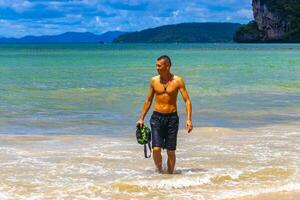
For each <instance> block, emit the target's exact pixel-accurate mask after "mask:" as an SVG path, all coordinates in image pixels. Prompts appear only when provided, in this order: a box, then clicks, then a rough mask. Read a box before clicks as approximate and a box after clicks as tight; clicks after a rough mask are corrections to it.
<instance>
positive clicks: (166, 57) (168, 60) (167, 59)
mask: <svg viewBox="0 0 300 200" xmlns="http://www.w3.org/2000/svg"><path fill="white" fill-rule="evenodd" d="M161 59H164V60H165V61H166V62H168V63H169V64H170V67H171V65H172V62H171V58H170V57H169V56H167V55H162V56H160V57H159V58H157V60H161Z"/></svg>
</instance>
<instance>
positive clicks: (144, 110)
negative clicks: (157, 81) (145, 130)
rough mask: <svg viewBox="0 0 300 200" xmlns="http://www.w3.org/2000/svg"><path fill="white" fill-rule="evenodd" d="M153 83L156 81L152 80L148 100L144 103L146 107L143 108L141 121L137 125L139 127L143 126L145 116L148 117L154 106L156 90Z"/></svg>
mask: <svg viewBox="0 0 300 200" xmlns="http://www.w3.org/2000/svg"><path fill="white" fill-rule="evenodd" d="M153 81H154V79H151V81H150V87H149V92H148V95H147V98H146V100H145V102H144V106H143V108H142V112H141V116H140V119H139V120H138V121H137V122H136V123H137V125H139V126H141V125H142V124H143V123H144V119H145V116H146V114H147V112H148V111H149V109H150V107H151V104H152V100H153V97H154V94H155V92H154V88H153Z"/></svg>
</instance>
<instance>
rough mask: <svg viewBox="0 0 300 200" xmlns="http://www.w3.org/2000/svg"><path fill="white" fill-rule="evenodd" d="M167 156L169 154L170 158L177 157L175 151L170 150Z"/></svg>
mask: <svg viewBox="0 0 300 200" xmlns="http://www.w3.org/2000/svg"><path fill="white" fill-rule="evenodd" d="M167 154H168V156H175V151H174V150H168V151H167Z"/></svg>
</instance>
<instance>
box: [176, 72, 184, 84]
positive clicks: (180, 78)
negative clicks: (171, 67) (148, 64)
mask: <svg viewBox="0 0 300 200" xmlns="http://www.w3.org/2000/svg"><path fill="white" fill-rule="evenodd" d="M174 80H175V81H176V82H178V83H180V82H183V78H182V77H180V76H178V75H175V74H174Z"/></svg>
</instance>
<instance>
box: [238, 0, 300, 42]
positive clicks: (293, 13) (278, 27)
mask: <svg viewBox="0 0 300 200" xmlns="http://www.w3.org/2000/svg"><path fill="white" fill-rule="evenodd" d="M252 9H253V16H254V19H255V21H253V22H250V23H249V24H247V25H245V26H242V27H241V28H240V29H239V30H237V32H236V34H235V36H234V40H235V41H237V42H299V41H300V25H299V23H300V21H299V19H300V16H299V13H300V0H281V1H279V0H252Z"/></svg>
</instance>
